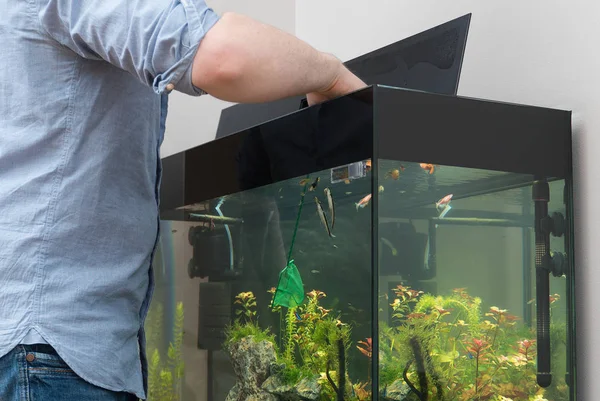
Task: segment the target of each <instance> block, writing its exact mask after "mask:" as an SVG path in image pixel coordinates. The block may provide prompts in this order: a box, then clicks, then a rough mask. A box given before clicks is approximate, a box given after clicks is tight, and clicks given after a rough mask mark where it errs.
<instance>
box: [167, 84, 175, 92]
mask: <svg viewBox="0 0 600 401" xmlns="http://www.w3.org/2000/svg"><path fill="white" fill-rule="evenodd" d="M173 89H175V85H173V84H168V85H167V90H168V91H169V92H171V91H172V90H173Z"/></svg>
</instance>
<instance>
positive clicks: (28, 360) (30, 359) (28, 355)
mask: <svg viewBox="0 0 600 401" xmlns="http://www.w3.org/2000/svg"><path fill="white" fill-rule="evenodd" d="M25 359H27V362H33V361H34V360H35V355H33V354H27V356H26V357H25Z"/></svg>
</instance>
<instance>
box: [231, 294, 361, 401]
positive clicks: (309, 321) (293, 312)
mask: <svg viewBox="0 0 600 401" xmlns="http://www.w3.org/2000/svg"><path fill="white" fill-rule="evenodd" d="M269 292H270V293H271V294H272V295H273V296H274V295H275V293H276V290H275V289H274V288H273V289H271V290H270V291H269ZM326 296H327V295H326V294H325V293H324V292H322V291H318V290H313V291H310V292H308V293H307V294H306V300H305V302H304V303H302V304H300V305H298V306H295V307H290V308H282V307H280V306H275V307H273V313H279V314H280V315H281V319H282V331H281V333H280V334H279V336H275V335H273V334H272V333H271V332H270V331H269V330H268V329H262V328H260V327H259V326H258V323H257V319H256V311H255V308H256V298H255V296H254V294H252V293H251V292H244V293H240V294H238V295H237V296H236V299H235V302H234V303H235V305H236V307H237V309H236V312H235V314H236V319H235V321H234V322H233V324H232V325H231V326H230V327H229V328H228V329H227V331H226V347H227V348H228V349H229V350H230V356H231V357H232V359H234V358H237V356H236V355H235V352H232V351H231V350H232V348H233V347H235V345H236V344H239V343H241V342H242V341H248V339H251V341H253V342H254V343H260V342H263V341H266V342H268V343H270V344H272V345H273V347H274V348H275V353H276V361H274V362H275V363H272V366H271V369H270V372H269V376H270V377H267V378H266V380H265V381H264V383H262V387H263V388H266V389H267V390H268V391H270V392H271V394H275V395H282V396H283V394H284V393H285V394H287V395H288V396H289V397H293V395H290V394H294V392H296V393H301V392H304V393H305V395H304V396H302V397H304V398H301V399H313V400H318V401H331V400H338V401H342V400H347V401H359V400H367V399H370V396H369V397H367V396H366V394H367V391H368V390H367V389H366V383H365V384H362V385H359V386H358V387H356V386H355V385H353V384H352V383H351V382H350V379H349V375H348V371H347V368H348V351H349V349H350V347H351V345H352V344H351V341H350V326H349V325H348V324H346V323H344V322H342V321H341V320H340V316H339V314H334V312H333V310H332V309H327V308H325V307H324V306H323V305H321V302H322V300H323V299H324V298H326ZM276 337H279V338H276ZM257 355H258V353H257ZM236 363H237V362H236V361H234V365H236ZM260 364H261V361H257V363H256V364H255V365H260ZM240 386H242V387H243V386H245V384H243V383H242V384H240ZM246 387H249V388H251V387H252V386H246ZM355 387H356V388H357V390H358V393H360V394H365V397H363V398H358V397H357V395H356V391H355ZM265 391H266V390H265ZM307 394H308V395H307ZM369 394H370V393H369ZM301 395H302V394H300V395H299V396H301ZM282 399H283V398H282ZM285 399H287V398H285Z"/></svg>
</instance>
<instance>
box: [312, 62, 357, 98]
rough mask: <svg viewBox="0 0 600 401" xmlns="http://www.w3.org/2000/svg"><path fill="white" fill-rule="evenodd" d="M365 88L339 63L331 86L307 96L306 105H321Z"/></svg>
mask: <svg viewBox="0 0 600 401" xmlns="http://www.w3.org/2000/svg"><path fill="white" fill-rule="evenodd" d="M365 86H367V85H366V84H365V83H364V82H363V81H362V80H361V79H360V78H358V77H357V76H356V75H354V74H353V73H352V72H350V70H348V69H347V68H346V67H345V66H344V65H343V64H342V63H341V62H340V63H339V72H338V73H337V74H336V75H335V78H334V80H333V81H332V82H331V84H330V85H329V86H328V87H327V88H325V89H323V90H321V91H317V92H311V93H309V94H307V96H306V100H307V101H308V105H309V106H312V105H313V104H317V103H321V102H324V101H327V100H330V99H334V98H336V97H339V96H343V95H346V94H348V93H351V92H354V91H356V90H359V89H362V88H364V87H365Z"/></svg>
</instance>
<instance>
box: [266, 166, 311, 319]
mask: <svg viewBox="0 0 600 401" xmlns="http://www.w3.org/2000/svg"><path fill="white" fill-rule="evenodd" d="M306 178H307V179H308V178H309V177H308V176H307V177H306ZM308 185H309V184H308V180H307V184H306V185H305V186H304V191H302V197H301V199H300V207H299V208H298V215H297V216H296V226H295V228H294V234H293V235H292V242H291V244H290V251H289V252H288V258H287V260H288V262H287V265H286V266H285V267H284V268H283V270H282V271H281V273H279V281H278V282H277V287H275V295H274V296H273V302H272V303H271V308H274V307H276V306H284V307H286V308H295V307H297V306H298V305H300V304H302V302H303V301H304V283H303V282H302V277H300V272H299V271H298V268H297V267H296V265H295V264H294V260H293V259H292V251H293V250H294V242H296V233H297V232H298V225H299V224H300V215H301V214H302V207H303V206H304V196H305V195H306V190H307V189H308Z"/></svg>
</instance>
